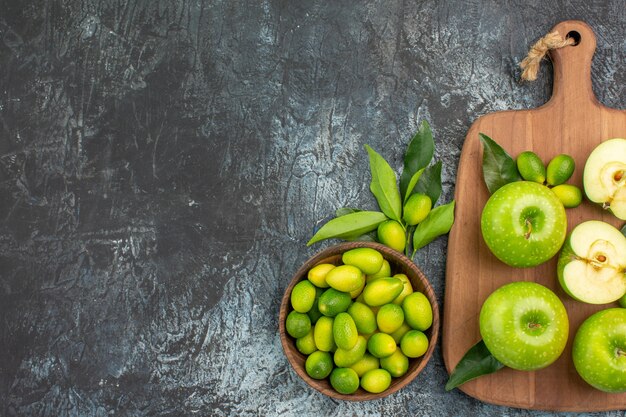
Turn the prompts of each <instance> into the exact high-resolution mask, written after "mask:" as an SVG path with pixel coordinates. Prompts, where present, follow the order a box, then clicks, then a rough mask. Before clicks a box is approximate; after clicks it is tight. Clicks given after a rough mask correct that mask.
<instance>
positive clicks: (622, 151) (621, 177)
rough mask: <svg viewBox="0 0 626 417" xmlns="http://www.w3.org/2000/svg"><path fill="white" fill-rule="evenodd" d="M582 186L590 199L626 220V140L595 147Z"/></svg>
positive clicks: (587, 163)
mask: <svg viewBox="0 0 626 417" xmlns="http://www.w3.org/2000/svg"><path fill="white" fill-rule="evenodd" d="M583 185H584V188H585V194H586V195H587V198H589V200H591V201H593V202H594V203H600V204H602V207H603V208H605V209H610V210H611V212H612V213H613V214H614V215H615V216H616V217H617V218H619V219H621V220H626V139H621V138H615V139H609V140H607V141H605V142H602V143H601V144H599V145H598V146H596V148H595V149H594V150H593V151H592V152H591V154H590V155H589V157H588V158H587V162H586V163H585V170H584V172H583Z"/></svg>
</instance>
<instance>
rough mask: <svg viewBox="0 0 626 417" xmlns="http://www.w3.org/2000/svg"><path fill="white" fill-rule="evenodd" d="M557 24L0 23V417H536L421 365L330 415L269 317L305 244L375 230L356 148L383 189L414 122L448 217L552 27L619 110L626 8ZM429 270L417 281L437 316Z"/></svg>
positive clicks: (362, 11)
mask: <svg viewBox="0 0 626 417" xmlns="http://www.w3.org/2000/svg"><path fill="white" fill-rule="evenodd" d="M552 3H553V2H543V1H507V2H496V1H476V0H470V1H465V0H456V1H447V2H438V1H419V2H405V1H396V0H391V1H388V0H385V1H373V0H367V1H363V2H342V1H336V2H335V1H331V2H326V1H321V0H312V1H307V2H298V1H250V2H245V1H236V0H215V1H206V0H197V1H196V0H194V1H191V0H171V1H166V0H111V1H104V0H102V1H98V0H82V1H79V0H50V1H45V2H43V1H33V0H0V195H1V196H2V198H1V199H0V317H1V318H2V320H1V321H0V352H2V355H0V415H3V416H18V415H19V416H22V415H24V416H29V415H38V416H82V415H93V416H105V415H119V416H153V415H158V416H178V415H216V416H227V415H229V416H230V415H232V416H240V415H300V416H305V415H337V416H345V415H401V414H410V415H428V416H434V415H442V416H447V415H469V414H477V415H494V414H498V415H516V416H517V415H529V414H541V413H531V412H528V411H524V410H514V409H507V408H503V407H496V406H491V405H487V404H483V403H481V402H478V401H476V400H474V399H472V398H470V397H468V396H466V395H464V394H462V393H460V392H458V391H455V392H452V393H445V392H444V390H443V385H444V383H445V381H446V377H447V374H446V371H445V368H444V365H443V362H442V359H441V353H440V350H439V349H437V350H436V352H435V355H434V357H433V360H432V361H431V363H430V364H429V365H428V366H427V368H426V370H425V372H424V373H423V374H422V375H421V376H420V377H419V378H418V380H416V381H414V382H413V383H412V384H411V385H409V386H408V387H407V388H405V389H404V390H402V391H400V392H399V393H397V394H395V395H393V396H390V397H387V398H385V399H383V400H380V401H374V402H371V403H366V404H358V403H357V404H355V403H345V402H336V401H333V400H331V399H329V398H327V397H324V396H322V395H321V394H319V393H317V392H316V391H313V390H311V389H309V388H308V386H307V385H306V384H305V383H304V382H303V381H301V380H300V379H299V378H298V377H297V376H296V374H295V373H294V372H293V371H292V370H291V369H290V368H289V366H288V363H287V361H286V359H285V357H284V355H283V352H282V349H281V346H280V343H279V338H278V332H277V316H278V306H279V301H280V297H281V294H282V291H283V289H284V288H285V287H286V285H287V283H288V281H289V279H290V277H291V275H292V274H293V273H294V272H295V270H296V269H297V267H298V266H299V264H300V263H302V262H303V261H304V260H305V259H306V258H307V257H308V256H310V255H311V254H313V253H314V252H315V251H317V250H319V249H320V248H321V247H324V246H325V245H327V244H329V243H330V242H328V243H323V244H318V245H316V246H314V247H312V248H307V247H306V246H305V242H306V241H307V240H308V239H309V238H310V236H311V233H312V231H313V228H314V226H315V224H316V222H318V221H320V220H321V219H323V218H326V217H327V216H329V215H331V213H332V212H333V210H334V209H335V208H338V207H340V206H358V207H362V208H369V209H374V208H375V202H374V200H373V198H372V197H371V195H370V193H369V190H368V183H369V179H370V177H369V172H368V169H367V155H366V152H365V151H364V148H363V145H364V144H365V143H368V144H370V145H371V146H372V147H373V148H375V149H376V150H378V151H379V152H380V153H381V154H382V155H383V156H384V157H385V158H386V159H387V160H389V161H390V162H391V163H392V165H393V166H394V168H395V169H397V170H398V171H399V169H400V167H401V157H402V153H403V150H404V148H405V146H406V144H407V142H408V140H409V139H410V137H411V135H412V133H413V132H414V131H415V130H416V128H417V125H418V124H419V122H420V121H421V120H423V119H426V120H428V121H429V122H430V124H431V126H432V128H433V131H434V133H435V138H436V146H437V151H436V156H435V157H436V158H437V159H441V160H442V161H443V180H444V190H443V196H442V201H445V202H447V201H450V200H451V199H452V196H453V193H454V183H455V176H456V164H457V161H458V157H459V154H460V151H461V147H462V144H463V139H464V137H465V133H466V131H467V129H468V128H469V126H470V124H471V123H472V121H473V120H475V119H476V118H477V117H478V116H480V115H482V114H485V113H488V112H493V111H497V110H504V109H516V108H530V107H536V106H539V105H541V104H542V103H543V102H545V101H546V100H547V99H548V97H549V94H550V82H551V73H550V66H549V65H548V64H547V65H544V67H543V69H542V70H541V73H540V78H539V81H537V82H535V83H533V84H519V83H518V82H517V79H518V76H519V70H518V68H517V65H518V63H519V62H520V61H521V59H522V58H523V56H524V54H525V53H526V51H527V49H528V47H529V45H530V44H531V43H532V42H533V41H534V40H536V39H537V38H538V37H539V36H541V35H543V34H544V33H546V32H547V31H548V30H549V29H550V28H551V27H552V26H553V25H554V24H555V23H557V22H559V21H561V20H565V19H571V18H577V19H582V20H585V21H587V22H588V23H589V24H591V26H592V27H593V28H594V29H595V31H596V34H597V37H598V52H597V54H596V57H595V60H594V67H593V82H594V87H595V91H596V94H597V95H598V98H599V99H600V101H602V102H603V103H604V104H605V105H608V106H610V107H617V108H624V107H626V106H625V100H626V98H625V97H626V96H625V94H624V84H625V77H626V74H625V72H624V71H623V68H624V66H625V62H624V59H625V54H624V52H625V50H626V29H625V27H624V24H623V22H624V21H626V8H625V7H624V2H623V1H607V2H588V1H571V2H558V3H554V4H552ZM445 251H446V240H445V238H441V239H438V240H436V241H435V242H433V243H432V244H431V245H430V246H428V247H427V248H425V249H424V250H422V251H420V252H419V253H418V255H417V256H416V257H415V261H416V262H417V263H418V265H420V266H421V267H422V269H423V270H424V271H425V273H426V274H427V275H428V276H429V277H430V279H431V281H432V283H433V286H434V288H435V291H436V293H437V295H438V296H439V298H440V300H442V299H443V293H444V290H445V276H444V270H445ZM608 415H615V416H617V415H621V413H609V414H608Z"/></svg>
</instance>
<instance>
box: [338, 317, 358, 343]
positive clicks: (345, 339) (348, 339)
mask: <svg viewBox="0 0 626 417" xmlns="http://www.w3.org/2000/svg"><path fill="white" fill-rule="evenodd" d="M333 337H334V338H335V344H336V345H337V347H338V348H341V349H345V350H350V349H352V348H353V347H354V345H355V344H356V341H357V339H358V337H359V332H358V331H357V329H356V324H354V320H352V317H350V315H349V314H348V313H339V314H337V316H335V321H334V322H333Z"/></svg>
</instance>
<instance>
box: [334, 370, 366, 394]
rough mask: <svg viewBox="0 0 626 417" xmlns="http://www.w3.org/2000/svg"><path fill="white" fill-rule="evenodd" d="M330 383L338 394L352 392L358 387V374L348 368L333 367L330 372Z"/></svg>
mask: <svg viewBox="0 0 626 417" xmlns="http://www.w3.org/2000/svg"><path fill="white" fill-rule="evenodd" d="M330 385H332V387H333V388H334V389H335V391H337V392H338V393H340V394H352V393H354V392H355V391H356V390H357V389H359V376H358V375H357V373H356V372H355V371H354V370H353V369H350V368H335V369H333V371H332V372H331V373H330Z"/></svg>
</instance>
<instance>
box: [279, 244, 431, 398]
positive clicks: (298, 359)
mask: <svg viewBox="0 0 626 417" xmlns="http://www.w3.org/2000/svg"><path fill="white" fill-rule="evenodd" d="M363 247H369V248H374V249H376V250H378V251H379V252H380V253H382V254H383V257H384V258H385V259H387V260H388V261H389V264H390V266H391V272H392V274H399V273H402V274H406V276H407V277H408V278H409V280H410V281H411V285H412V286H413V289H414V290H415V291H419V292H422V293H423V294H424V295H425V296H426V297H427V298H428V300H429V301H430V305H431V306H432V309H433V324H432V326H431V327H430V328H429V329H427V330H426V331H425V332H424V333H425V334H426V336H427V337H428V350H427V351H426V353H425V354H424V355H423V356H421V357H419V358H415V359H410V362H409V369H408V371H407V373H406V374H404V375H403V376H402V377H400V378H392V381H391V385H390V387H389V388H388V389H387V390H385V391H383V392H381V393H379V394H372V393H369V392H367V391H365V390H364V389H363V388H360V387H359V389H358V390H357V391H356V392H355V393H354V394H349V395H346V394H340V393H338V392H337V391H335V390H334V389H333V387H332V386H331V385H330V383H329V381H328V378H326V379H323V380H315V379H313V378H311V377H309V376H308V374H307V373H306V371H305V369H304V362H305V361H306V356H305V355H303V354H302V353H300V352H299V351H298V349H296V343H295V342H296V341H295V339H294V338H292V337H291V336H289V334H287V331H286V328H285V320H286V318H287V314H289V312H290V311H291V305H290V295H291V290H292V289H293V287H294V286H295V285H296V284H297V283H298V282H300V281H302V280H304V279H306V278H307V274H308V271H309V270H310V269H311V268H312V267H314V266H315V265H318V264H321V263H331V264H335V265H339V264H340V263H341V254H342V253H343V252H345V251H347V250H350V249H354V248H363ZM278 322H279V333H280V341H281V344H282V346H283V349H284V351H285V356H286V357H287V359H288V360H289V363H290V364H291V366H292V367H293V369H294V370H295V371H296V373H297V374H298V375H299V376H300V377H301V378H302V379H304V381H305V382H306V383H307V384H309V385H310V386H311V387H313V388H315V389H316V390H318V391H319V392H321V393H322V394H325V395H328V396H330V397H333V398H337V399H340V400H347V401H368V400H375V399H378V398H382V397H386V396H388V395H390V394H393V393H394V392H396V391H398V390H400V389H402V388H403V387H405V386H406V385H408V384H409V383H410V382H411V381H413V380H414V379H415V378H416V377H417V376H418V375H419V374H420V372H421V371H422V370H423V369H424V367H425V366H426V364H428V361H429V360H430V358H431V356H432V354H433V352H434V350H435V346H436V344H437V339H438V337H439V326H440V321H439V305H438V303H437V297H436V296H435V293H434V291H433V289H432V287H431V285H430V283H429V282H428V279H427V278H426V276H425V275H424V274H423V273H422V271H421V270H420V269H419V268H418V267H417V265H415V264H414V263H413V262H412V261H411V260H409V258H407V257H406V256H404V255H403V254H401V253H400V252H397V251H395V250H393V249H390V248H388V247H386V246H384V245H381V244H379V243H373V242H350V243H342V244H339V245H335V246H331V247H329V248H327V249H325V250H323V251H321V252H320V253H318V254H316V255H315V256H313V257H311V258H310V259H309V260H308V261H307V262H305V263H304V264H303V265H302V266H301V267H300V268H299V269H298V271H297V272H296V273H295V275H294V277H293V278H292V280H291V282H290V284H289V286H288V287H287V289H286V290H285V293H284V295H283V299H282V302H281V305H280V313H279V318H278Z"/></svg>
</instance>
